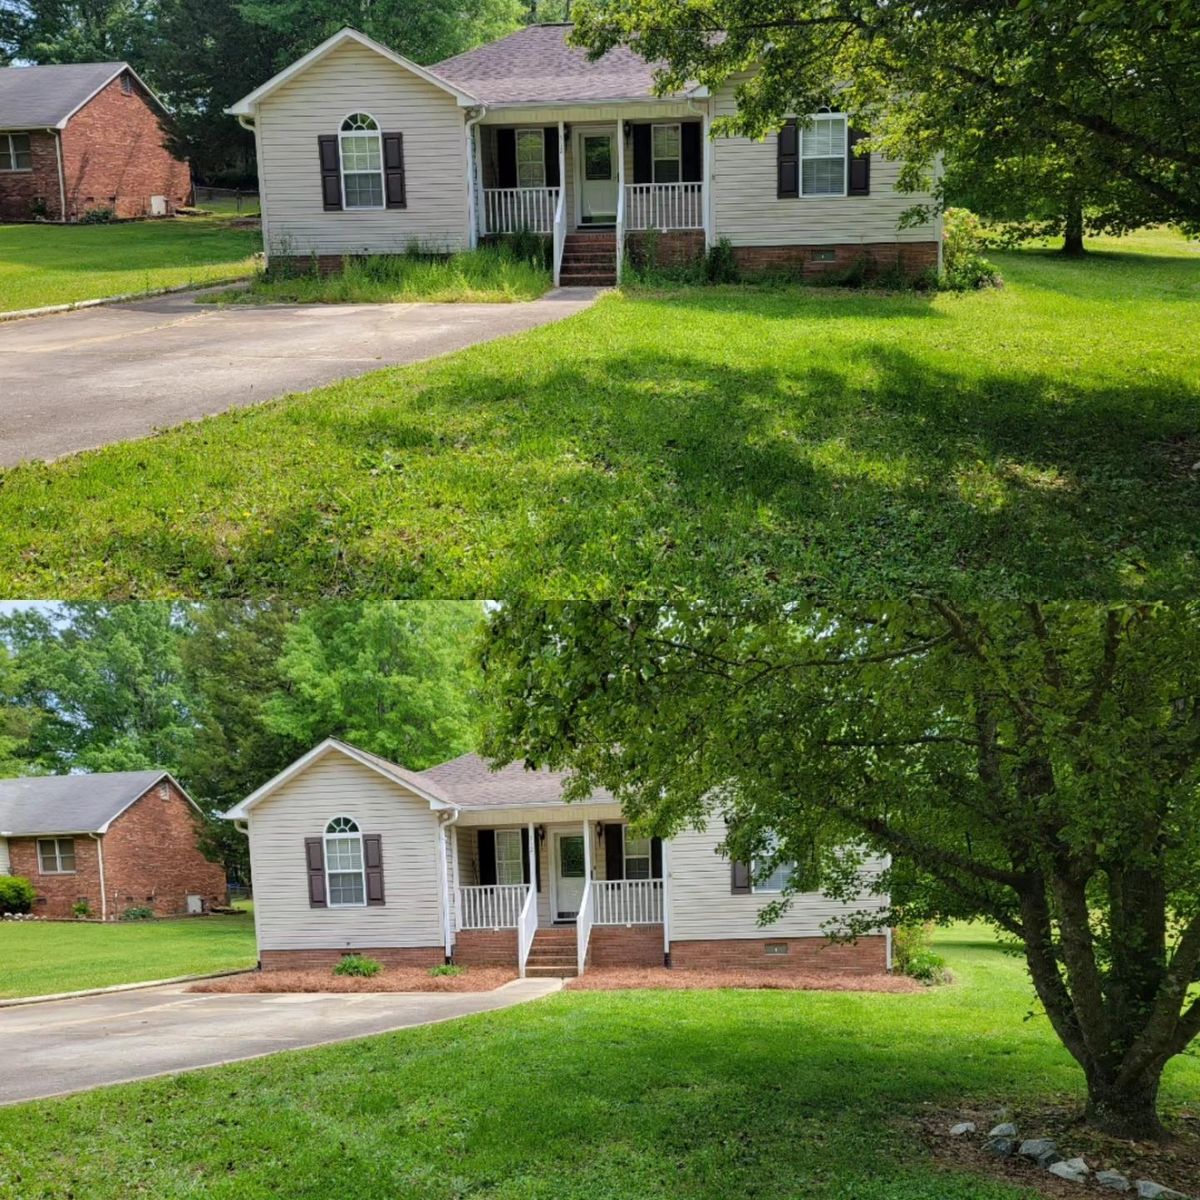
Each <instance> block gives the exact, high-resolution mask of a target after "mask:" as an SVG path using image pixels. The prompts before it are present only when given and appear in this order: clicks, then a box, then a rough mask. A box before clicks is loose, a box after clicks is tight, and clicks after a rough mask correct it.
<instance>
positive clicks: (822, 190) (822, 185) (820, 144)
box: [800, 113, 848, 196]
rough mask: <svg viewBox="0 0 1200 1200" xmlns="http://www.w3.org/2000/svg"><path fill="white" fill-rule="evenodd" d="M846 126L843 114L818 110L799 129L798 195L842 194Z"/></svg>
mask: <svg viewBox="0 0 1200 1200" xmlns="http://www.w3.org/2000/svg"><path fill="white" fill-rule="evenodd" d="M847 132H848V129H847V125H846V118H845V117H844V116H841V115H838V114H835V113H818V114H817V115H816V116H815V117H813V120H812V124H811V125H810V126H809V127H808V128H807V129H802V130H801V131H800V194H801V195H802V196H844V195H845V194H846V152H847Z"/></svg>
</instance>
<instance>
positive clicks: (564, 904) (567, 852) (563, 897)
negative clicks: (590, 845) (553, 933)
mask: <svg viewBox="0 0 1200 1200" xmlns="http://www.w3.org/2000/svg"><path fill="white" fill-rule="evenodd" d="M584 882H585V880H584V855H583V834H582V833H555V834H554V919H555V920H556V921H572V920H574V919H575V917H577V916H578V915H579V905H580V904H581V903H582V901H583V885H584Z"/></svg>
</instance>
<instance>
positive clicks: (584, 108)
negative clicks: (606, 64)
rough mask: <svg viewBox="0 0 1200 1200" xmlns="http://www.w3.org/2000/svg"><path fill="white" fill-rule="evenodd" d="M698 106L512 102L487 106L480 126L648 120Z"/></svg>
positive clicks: (692, 111)
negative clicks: (485, 114)
mask: <svg viewBox="0 0 1200 1200" xmlns="http://www.w3.org/2000/svg"><path fill="white" fill-rule="evenodd" d="M700 115H701V107H700V106H699V105H697V104H695V103H689V102H688V101H686V100H644V101H643V100H639V101H636V102H634V101H628V100H624V101H606V102H602V103H592V104H512V105H499V106H497V107H496V108H489V109H488V110H487V116H485V117H484V119H483V121H482V122H481V124H483V125H554V124H556V123H557V122H559V121H566V122H567V123H568V124H571V125H585V124H587V125H591V124H603V123H604V122H605V121H621V120H624V121H648V120H653V119H654V118H656V117H695V118H699V117H700Z"/></svg>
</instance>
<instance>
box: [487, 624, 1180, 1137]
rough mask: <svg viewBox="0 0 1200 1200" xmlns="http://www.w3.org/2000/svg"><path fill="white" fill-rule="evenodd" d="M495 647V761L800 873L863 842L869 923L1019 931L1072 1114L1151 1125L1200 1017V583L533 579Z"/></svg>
mask: <svg viewBox="0 0 1200 1200" xmlns="http://www.w3.org/2000/svg"><path fill="white" fill-rule="evenodd" d="M483 663H484V668H485V690H486V694H487V697H488V699H489V701H490V704H489V714H490V715H489V717H488V724H487V737H486V741H487V748H488V750H489V751H490V752H491V753H492V754H493V755H495V756H497V757H498V758H500V759H501V760H511V759H514V758H520V759H524V760H525V761H526V762H528V763H530V764H533V765H540V764H548V765H550V766H552V767H557V768H564V767H565V768H570V769H571V770H573V771H574V772H576V775H575V780H574V784H573V788H574V791H573V794H576V795H582V794H583V793H585V792H586V791H588V790H589V789H591V788H594V787H597V786H602V787H607V788H608V789H610V790H611V791H612V792H613V793H614V795H616V796H617V797H618V798H619V799H620V801H621V802H622V804H623V805H624V806H625V810H626V812H627V813H628V814H629V815H630V816H631V817H632V818H634V819H637V820H639V821H642V822H644V823H646V824H647V825H648V826H650V827H652V828H653V829H654V830H655V831H656V832H657V833H659V834H662V835H669V834H671V833H672V832H674V831H676V830H678V829H680V828H681V827H683V826H686V825H689V824H692V823H698V822H699V823H702V822H703V821H704V820H705V819H706V818H707V816H708V815H709V814H710V813H711V812H712V811H713V810H714V809H719V810H722V811H723V812H724V813H725V814H726V815H727V816H728V817H729V819H730V820H731V827H732V829H733V830H734V832H733V833H732V834H731V835H730V838H729V844H728V847H727V848H728V849H729V850H730V852H731V853H732V854H733V855H734V856H736V857H737V858H739V859H742V860H745V861H750V859H751V858H752V857H753V859H754V861H756V862H761V863H762V864H763V866H762V869H763V870H764V871H769V870H771V869H772V868H773V867H774V866H775V865H777V864H778V863H779V862H781V861H791V862H796V863H800V864H802V865H803V866H802V869H801V870H799V871H798V872H797V873H796V875H795V876H794V877H793V884H794V886H795V887H797V888H812V887H816V886H822V887H825V888H827V889H829V890H830V891H831V892H833V893H834V894H837V895H843V896H847V897H848V896H851V895H853V894H854V892H855V891H856V890H857V888H858V886H859V885H858V884H857V882H856V881H855V878H854V871H853V870H852V869H851V868H853V867H854V866H855V864H856V855H857V854H858V853H866V852H867V851H874V852H886V853H890V854H892V855H893V856H894V866H893V867H892V868H891V869H890V870H889V871H888V872H886V873H885V875H884V876H883V879H882V887H883V888H885V889H888V890H890V893H891V897H892V899H891V908H890V910H889V911H888V912H887V913H885V914H884V915H883V918H882V920H884V921H903V920H908V919H912V918H921V919H925V918H930V917H935V918H952V917H957V918H974V919H982V920H985V921H989V922H991V923H992V924H993V925H995V926H996V927H997V928H998V929H999V930H1000V931H1002V932H1003V933H1004V934H1006V935H1009V936H1011V937H1012V938H1014V939H1017V940H1018V941H1019V943H1020V944H1021V946H1022V947H1023V949H1024V954H1025V958H1026V961H1027V963H1028V966H1029V971H1030V974H1031V977H1032V981H1033V985H1034V987H1035V988H1036V991H1037V995H1038V996H1039V998H1040V1000H1041V1003H1042V1005H1043V1006H1044V1010H1045V1014H1046V1016H1047V1017H1048V1019H1049V1021H1050V1023H1051V1024H1052V1026H1053V1028H1054V1030H1055V1032H1056V1033H1057V1035H1058V1037H1059V1038H1060V1039H1061V1040H1062V1042H1063V1044H1064V1045H1065V1046H1066V1048H1067V1049H1068V1050H1069V1051H1070V1053H1071V1054H1072V1055H1073V1056H1074V1058H1075V1059H1076V1061H1077V1062H1078V1063H1079V1065H1080V1066H1081V1067H1082V1069H1083V1072H1084V1075H1085V1077H1086V1083H1087V1095H1088V1102H1087V1116H1088V1118H1089V1119H1090V1120H1091V1121H1092V1122H1093V1123H1095V1124H1096V1125H1098V1126H1101V1127H1103V1128H1105V1129H1107V1130H1110V1131H1112V1132H1115V1133H1117V1134H1120V1135H1123V1136H1135V1137H1146V1136H1151V1137H1152V1136H1158V1135H1160V1134H1161V1133H1162V1126H1161V1124H1160V1119H1159V1115H1158V1112H1157V1096H1158V1090H1159V1081H1160V1078H1161V1076H1162V1072H1163V1069H1164V1067H1165V1065H1166V1064H1167V1063H1168V1062H1169V1061H1170V1059H1171V1058H1172V1057H1173V1056H1175V1055H1178V1054H1180V1053H1182V1052H1183V1051H1184V1050H1185V1049H1186V1048H1187V1047H1188V1046H1189V1044H1190V1043H1191V1042H1192V1040H1193V1039H1194V1038H1196V1037H1197V1036H1198V1035H1200V989H1197V988H1196V986H1195V985H1196V983H1197V981H1198V980H1200V606H1197V605H1195V604H1193V605H1186V606H1181V607H1179V608H1175V609H1171V608H1164V607H1152V606H1144V607H1111V608H1100V607H1094V606H1086V605H1079V606H1038V605H1029V606H1026V607H1016V606H1007V607H993V608H987V609H982V610H977V611H968V610H963V609H959V608H956V607H953V606H951V605H949V604H945V603H940V602H935V601H927V602H918V603H913V604H908V605H904V604H896V605H893V606H888V607H883V608H879V609H876V610H867V611H860V610H857V609H856V610H853V611H849V610H837V611H835V610H828V611H815V610H807V609H799V608H788V609H772V610H758V611H756V610H752V609H749V608H728V609H721V608H717V607H713V606H701V605H696V606H692V607H684V606H677V607H673V608H670V609H662V608H656V607H653V606H650V605H640V604H607V605H596V604H584V603H578V604H563V605H557V606H536V605H532V604H528V605H519V606H511V607H505V608H503V609H501V610H500V611H498V612H497V613H495V614H494V615H493V617H492V619H491V622H490V633H489V636H488V640H487V645H486V649H485V652H484V657H483ZM850 846H855V847H862V848H863V849H862V851H861V852H860V851H854V852H851V851H849V850H847V849H846V848H847V847H850ZM879 919H880V918H876V917H874V916H873V915H870V914H867V913H863V914H862V915H861V916H860V917H858V918H857V919H856V920H854V921H852V922H851V930H850V932H854V931H858V932H862V931H863V930H865V929H867V928H871V927H873V926H877V924H878V921H879Z"/></svg>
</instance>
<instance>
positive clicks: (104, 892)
mask: <svg viewBox="0 0 1200 1200" xmlns="http://www.w3.org/2000/svg"><path fill="white" fill-rule="evenodd" d="M88 837H90V838H92V839H93V840H94V841H95V843H96V858H97V860H98V861H99V864H100V920H101V921H107V920H108V886H107V885H106V884H105V882H104V838H103V836H102V835H101V834H98V833H89V834H88Z"/></svg>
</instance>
